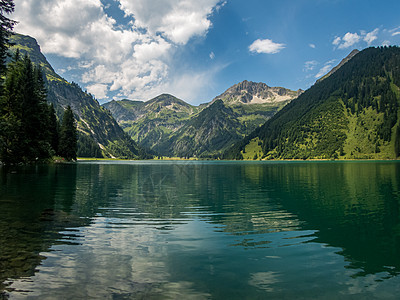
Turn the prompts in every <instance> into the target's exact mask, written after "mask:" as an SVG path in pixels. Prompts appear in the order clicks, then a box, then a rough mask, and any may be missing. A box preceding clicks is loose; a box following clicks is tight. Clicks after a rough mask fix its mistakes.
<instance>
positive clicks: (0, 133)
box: [0, 1, 77, 165]
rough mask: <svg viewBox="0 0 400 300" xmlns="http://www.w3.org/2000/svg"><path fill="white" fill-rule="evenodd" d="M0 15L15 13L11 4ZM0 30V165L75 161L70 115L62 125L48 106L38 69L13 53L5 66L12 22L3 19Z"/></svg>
mask: <svg viewBox="0 0 400 300" xmlns="http://www.w3.org/2000/svg"><path fill="white" fill-rule="evenodd" d="M0 10H1V12H2V13H3V12H5V13H7V14H10V13H11V12H12V11H13V10H14V3H13V2H12V1H2V2H1V3H0ZM2 18H3V19H4V18H5V21H3V22H2V25H1V27H0V45H1V46H0V57H1V61H0V66H1V67H0V71H1V74H0V76H1V78H2V81H1V86H0V92H1V95H0V161H1V162H2V163H3V164H6V165H8V164H19V163H24V164H28V163H33V162H41V161H49V160H51V159H52V157H53V156H54V155H59V156H62V157H64V158H65V159H66V160H68V161H70V160H75V159H76V149H77V140H76V137H77V133H76V124H75V119H74V116H73V112H72V109H71V107H70V106H67V107H66V110H65V112H64V114H63V118H62V123H61V124H60V122H59V121H58V119H57V116H56V112H55V109H54V106H53V105H52V104H48V103H47V90H46V87H45V79H44V75H43V72H42V69H41V67H40V65H34V64H33V63H32V61H31V60H30V58H29V56H28V54H25V55H24V56H23V57H21V55H20V52H19V49H17V50H16V52H15V54H14V56H13V58H12V59H11V62H9V63H8V64H6V58H7V53H8V52H7V51H8V47H9V46H10V44H9V40H8V37H9V36H10V34H11V30H12V29H13V26H14V24H15V22H14V21H13V20H11V19H8V18H6V17H5V16H4V15H3V14H2Z"/></svg>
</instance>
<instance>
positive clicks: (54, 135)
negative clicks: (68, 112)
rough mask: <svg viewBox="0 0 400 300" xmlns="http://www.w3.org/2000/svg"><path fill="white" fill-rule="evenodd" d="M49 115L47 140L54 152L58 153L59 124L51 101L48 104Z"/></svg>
mask: <svg viewBox="0 0 400 300" xmlns="http://www.w3.org/2000/svg"><path fill="white" fill-rule="evenodd" d="M48 115H49V117H48V118H49V141H50V145H51V148H52V149H53V151H54V153H55V154H57V153H58V142H59V132H60V125H59V123H58V120H57V115H56V111H55V109H54V105H53V103H51V104H50V106H49V109H48Z"/></svg>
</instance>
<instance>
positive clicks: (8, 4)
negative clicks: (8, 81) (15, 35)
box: [0, 0, 16, 75]
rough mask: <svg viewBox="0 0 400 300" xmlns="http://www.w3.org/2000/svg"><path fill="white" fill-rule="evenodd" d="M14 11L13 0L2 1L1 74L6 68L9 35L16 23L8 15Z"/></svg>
mask: <svg viewBox="0 0 400 300" xmlns="http://www.w3.org/2000/svg"><path fill="white" fill-rule="evenodd" d="M13 11H14V1H13V0H1V1H0V75H4V73H5V70H6V64H5V62H6V57H7V51H8V45H9V44H8V37H9V36H10V33H11V31H12V30H13V28H14V25H15V24H16V21H14V20H11V19H9V18H8V17H6V15H9V14H11V13H12V12H13Z"/></svg>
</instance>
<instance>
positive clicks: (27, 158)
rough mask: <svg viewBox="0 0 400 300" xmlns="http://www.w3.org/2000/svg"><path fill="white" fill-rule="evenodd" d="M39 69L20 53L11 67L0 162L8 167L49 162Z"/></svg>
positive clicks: (1, 109) (1, 111) (0, 103)
mask: <svg viewBox="0 0 400 300" xmlns="http://www.w3.org/2000/svg"><path fill="white" fill-rule="evenodd" d="M52 114H53V111H51V110H50V108H49V107H48V105H47V103H46V90H45V87H44V80H43V76H42V72H41V70H40V68H35V67H34V66H33V65H32V63H31V61H30V59H29V57H28V56H26V55H25V57H24V58H23V59H22V60H21V59H20V56H19V53H18V52H17V53H16V54H15V56H14V59H13V62H11V63H10V64H9V65H8V68H7V73H6V79H5V82H4V89H3V96H2V97H1V100H0V119H1V121H0V122H1V123H0V124H1V126H2V128H1V131H0V143H1V148H0V160H1V161H2V162H3V163H6V164H14V163H21V162H22V163H30V162H34V161H38V160H43V159H47V158H50V157H51V156H52V154H53V153H54V151H53V149H52V147H51V138H50V123H51V122H50V119H51V118H52V116H53V115H52Z"/></svg>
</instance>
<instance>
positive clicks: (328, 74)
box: [317, 49, 360, 82]
mask: <svg viewBox="0 0 400 300" xmlns="http://www.w3.org/2000/svg"><path fill="white" fill-rule="evenodd" d="M358 53H360V51H358V50H357V49H354V50H353V51H351V52H350V54H349V55H347V56H346V57H345V58H343V59H342V60H341V61H340V63H339V64H338V65H337V66H336V67H334V68H333V69H332V70H330V71H329V72H328V73H327V74H325V75H324V76H322V77H321V78H320V79H318V80H317V82H320V81H322V80H324V79H326V78H328V77H329V76H331V75H332V74H333V73H335V72H336V71H337V70H339V69H340V68H341V67H342V66H343V65H344V64H345V63H347V62H348V61H349V60H350V59H352V58H353V57H354V56H355V55H357V54H358Z"/></svg>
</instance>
